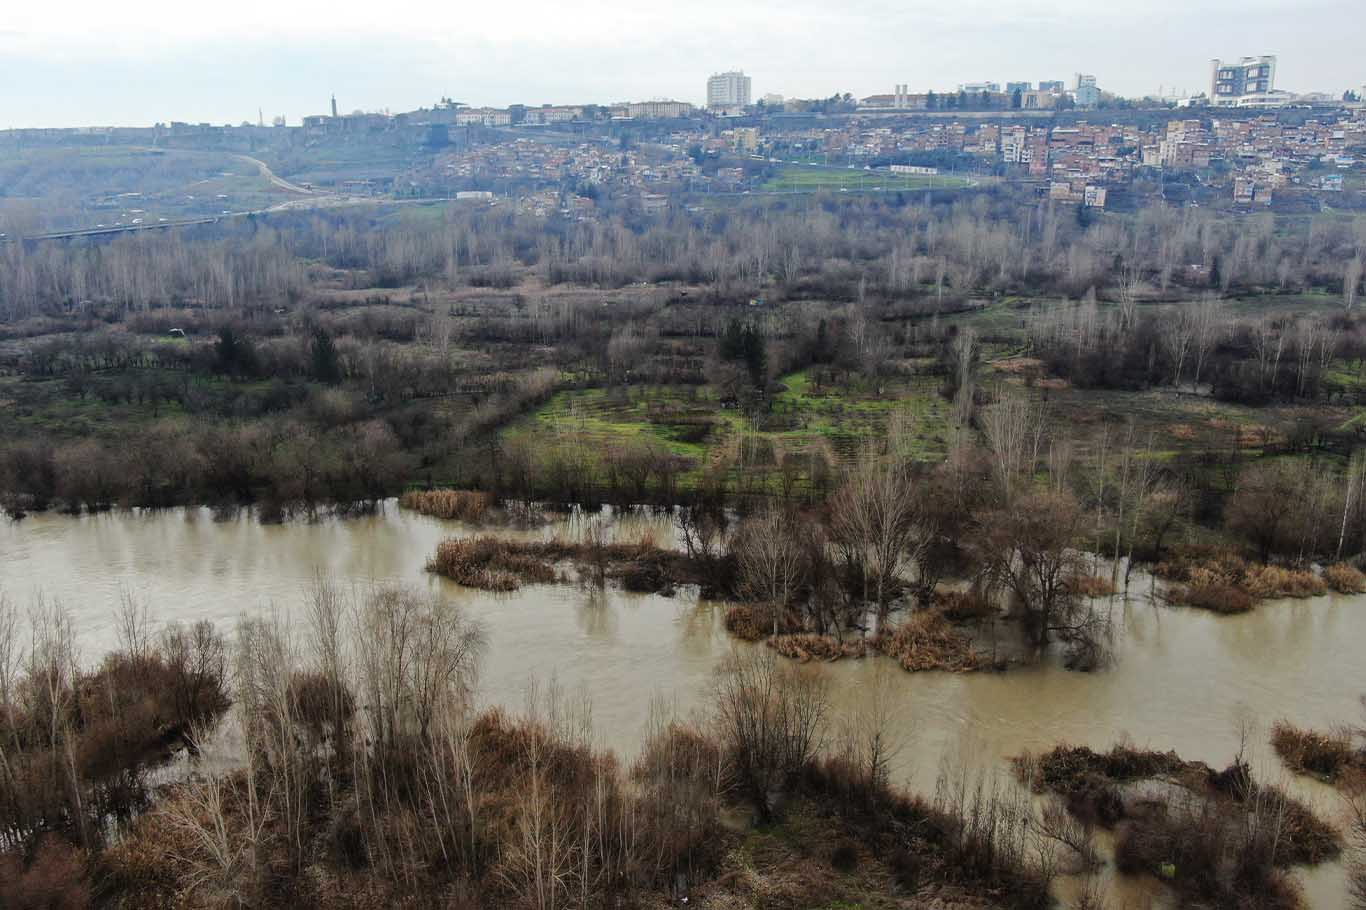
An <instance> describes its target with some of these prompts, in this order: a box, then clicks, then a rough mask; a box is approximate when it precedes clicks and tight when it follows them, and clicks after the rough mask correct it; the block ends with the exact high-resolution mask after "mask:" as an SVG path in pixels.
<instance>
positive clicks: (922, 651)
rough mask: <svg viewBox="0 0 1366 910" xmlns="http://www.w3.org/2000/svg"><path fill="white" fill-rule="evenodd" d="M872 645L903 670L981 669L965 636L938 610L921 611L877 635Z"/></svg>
mask: <svg viewBox="0 0 1366 910" xmlns="http://www.w3.org/2000/svg"><path fill="white" fill-rule="evenodd" d="M873 646H874V647H876V648H877V649H878V650H879V651H881V652H882V653H883V654H886V655H887V656H888V657H890V658H892V659H893V660H895V661H896V662H897V663H899V664H900V665H901V667H902V669H904V670H911V671H917V670H948V671H950V672H963V671H968V670H978V669H981V667H982V665H983V658H982V657H981V655H979V654H978V653H977V652H976V651H975V650H974V649H973V647H972V644H971V642H970V641H969V640H968V637H967V636H966V635H963V634H962V633H961V632H959V631H957V630H956V629H954V628H953V626H952V625H951V624H950V623H949V621H948V620H947V619H945V618H944V614H943V613H941V612H940V611H938V610H921V611H919V612H916V613H914V614H912V615H911V617H910V618H909V619H907V620H906V621H905V622H903V623H901V625H899V626H896V627H895V628H893V629H890V630H888V631H885V632H882V633H879V634H878V636H877V637H876V638H875V639H874V640H873Z"/></svg>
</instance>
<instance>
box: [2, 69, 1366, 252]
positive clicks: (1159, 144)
mask: <svg viewBox="0 0 1366 910" xmlns="http://www.w3.org/2000/svg"><path fill="white" fill-rule="evenodd" d="M1277 78H1278V73H1277V66H1276V58H1275V57H1274V56H1249V57H1241V58H1238V59H1237V60H1232V61H1224V60H1217V59H1216V60H1212V61H1211V63H1210V82H1209V85H1208V86H1207V88H1206V89H1205V90H1204V91H1201V92H1200V93H1197V94H1194V95H1191V94H1186V93H1182V94H1181V96H1180V97H1173V96H1171V95H1166V96H1152V97H1146V98H1142V99H1128V98H1120V97H1117V96H1115V95H1113V94H1111V93H1109V92H1107V91H1105V90H1104V88H1103V86H1102V83H1101V82H1100V80H1099V79H1098V77H1097V76H1096V75H1093V74H1087V73H1075V74H1073V76H1072V77H1071V78H1069V79H1065V80H1064V79H1040V80H1037V81H1025V80H1016V81H1005V82H1000V81H990V80H987V81H980V82H974V83H963V84H959V85H957V86H955V87H952V88H949V89H944V90H926V91H920V92H916V91H912V90H911V86H910V84H909V83H896V84H894V85H893V86H892V91H891V92H887V93H875V94H871V95H867V96H863V97H855V96H853V95H851V94H848V93H835V94H832V95H831V96H830V97H828V98H816V99H794V98H786V97H784V96H782V95H780V94H777V93H773V92H767V93H764V94H762V95H758V94H757V93H756V91H755V90H754V87H753V79H752V77H751V76H749V75H747V74H746V73H745V72H744V71H742V70H738V69H736V70H728V71H724V72H717V73H714V74H711V75H710V76H709V77H708V78H707V79H706V81H705V98H706V103H705V105H702V106H696V105H694V104H692V103H690V102H687V101H679V100H673V99H653V100H646V101H629V102H620V103H614V104H606V105H598V104H582V105H549V104H546V105H529V104H528V105H522V104H514V105H510V106H508V107H502V108H495V107H488V106H477V105H473V104H468V103H464V102H461V101H457V100H455V99H453V98H450V97H442V98H441V99H440V100H439V101H438V102H437V103H436V104H434V105H432V106H431V107H425V108H419V109H417V110H412V111H407V112H401V113H391V112H388V111H384V112H365V111H355V112H353V113H344V112H343V108H342V107H341V105H340V104H339V102H338V99H337V98H336V97H335V96H334V97H332V98H331V99H329V102H328V104H327V112H326V113H322V114H315V115H309V116H306V117H304V118H303V120H302V123H301V124H300V125H298V126H290V125H288V124H287V123H286V121H285V120H284V119H283V118H278V117H277V118H275V119H274V120H273V121H272V122H271V125H269V126H268V125H266V118H265V116H264V114H262V113H258V116H257V120H256V122H255V123H254V124H253V123H250V122H247V123H243V124H241V125H240V126H231V125H224V126H216V125H213V124H208V123H186V122H181V121H174V120H173V121H170V122H169V123H160V124H157V125H155V126H153V127H149V128H83V129H72V130H61V129H42V130H10V131H6V132H0V147H3V146H5V145H9V146H13V147H16V148H29V149H33V148H40V147H42V146H44V145H54V146H62V145H67V144H75V145H99V144H101V143H104V144H111V145H134V146H139V147H146V148H150V149H163V150H171V149H181V150H202V151H203V150H224V151H230V152H233V153H236V154H239V155H246V156H250V160H251V161H253V162H255V165H252V167H253V168H254V167H255V166H256V165H260V166H261V167H264V166H265V165H264V160H265V159H270V160H274V161H277V162H278V161H283V162H286V164H283V165H280V164H277V165H276V170H275V172H273V173H272V175H271V179H272V180H273V181H275V182H274V183H273V184H272V185H270V186H269V187H268V188H269V189H271V190H272V191H280V190H282V189H284V188H285V184H284V183H281V182H280V178H288V183H289V184H290V185H291V186H292V187H293V189H294V190H296V191H298V193H299V194H302V195H304V196H306V197H311V198H293V199H284V200H277V201H276V204H280V205H288V206H291V207H299V206H308V205H318V204H323V203H324V202H325V203H327V204H335V203H338V202H343V201H351V202H354V201H358V200H363V199H369V198H397V199H407V200H413V201H417V200H422V199H453V200H461V201H482V202H484V203H486V204H492V205H499V204H501V205H510V206H512V207H513V209H514V210H515V211H518V212H526V213H531V214H536V215H542V216H544V215H550V214H555V215H562V216H567V217H571V218H574V219H577V220H592V219H594V218H596V217H598V214H599V213H600V212H601V211H602V210H603V209H605V208H617V207H620V206H622V205H625V206H627V207H629V208H632V209H635V210H638V211H639V212H641V213H643V214H659V213H662V212H665V211H668V210H670V209H672V208H675V207H689V208H693V209H697V208H700V207H702V206H704V205H705V204H706V203H705V199H706V198H708V197H710V198H711V199H713V200H716V199H719V198H724V197H725V196H727V195H751V194H793V193H797V194H800V193H811V192H822V191H828V192H837V193H864V194H872V193H888V192H906V191H910V190H919V189H928V190H940V191H952V190H961V189H969V188H989V187H1013V188H1015V189H1016V190H1018V191H1020V192H1026V193H1031V194H1034V195H1037V196H1039V197H1041V198H1047V199H1050V200H1053V201H1054V202H1058V203H1068V204H1076V205H1078V206H1080V207H1083V208H1087V209H1093V210H1107V209H1108V210H1120V211H1122V210H1128V209H1133V208H1135V207H1136V206H1139V205H1142V204H1143V203H1144V201H1145V200H1152V199H1158V200H1161V201H1163V202H1165V203H1169V204H1177V205H1185V204H1194V205H1212V206H1224V207H1228V208H1231V209H1234V210H1249V211H1250V210H1256V209H1264V208H1275V209H1276V210H1278V211H1287V212H1292V211H1318V210H1321V209H1323V208H1324V207H1331V208H1344V209H1356V208H1360V207H1361V206H1362V205H1363V202H1362V200H1363V191H1364V190H1366V106H1364V105H1363V104H1362V100H1361V99H1362V98H1363V96H1366V86H1363V88H1362V90H1361V91H1360V92H1357V91H1351V90H1349V91H1347V92H1344V93H1341V94H1338V95H1332V94H1328V93H1311V94H1294V93H1290V92H1286V91H1283V90H1281V89H1279V88H1277ZM257 159H262V160H257ZM282 168H283V169H282ZM249 170H250V169H249ZM263 173H264V172H263ZM222 189H223V192H220V193H214V194H213V195H212V196H208V195H205V194H187V195H186V197H184V198H178V199H172V198H159V199H153V198H150V197H147V196H143V195H141V194H140V193H134V194H133V195H131V196H130V195H126V194H121V193H119V192H116V191H114V190H115V188H114V187H92V188H91V190H90V192H89V194H88V195H87V196H86V198H83V199H82V200H81V202H80V204H79V206H78V209H79V210H78V211H72V212H69V213H67V214H66V215H65V216H59V215H50V216H49V217H47V218H46V219H45V221H44V225H43V226H44V227H45V228H46V229H47V230H48V231H61V230H71V229H80V230H97V231H110V232H118V231H124V230H134V229H148V228H152V227H157V226H160V225H165V224H174V223H176V222H177V221H179V220H181V219H183V218H186V217H196V218H202V217H222V216H224V215H237V214H243V213H247V212H252V211H262V210H264V209H265V208H266V206H265V204H264V202H265V201H266V200H265V199H264V197H260V198H258V197H257V196H244V195H243V194H242V193H241V192H240V191H239V189H238V188H237V187H235V186H224V187H223V188H222ZM11 233H13V232H11Z"/></svg>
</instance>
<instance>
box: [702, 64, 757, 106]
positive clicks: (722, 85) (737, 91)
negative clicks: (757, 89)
mask: <svg viewBox="0 0 1366 910" xmlns="http://www.w3.org/2000/svg"><path fill="white" fill-rule="evenodd" d="M749 91H750V79H749V77H748V76H746V75H745V74H744V72H742V71H740V70H732V71H730V72H727V73H714V74H713V75H712V77H711V78H710V79H708V80H707V107H709V108H713V109H715V108H727V107H749Z"/></svg>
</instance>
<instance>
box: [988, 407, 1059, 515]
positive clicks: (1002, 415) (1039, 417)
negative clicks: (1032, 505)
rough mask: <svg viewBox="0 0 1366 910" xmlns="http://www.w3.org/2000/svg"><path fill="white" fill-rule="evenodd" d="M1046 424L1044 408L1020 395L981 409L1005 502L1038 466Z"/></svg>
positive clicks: (994, 466) (994, 468)
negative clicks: (1023, 479)
mask: <svg viewBox="0 0 1366 910" xmlns="http://www.w3.org/2000/svg"><path fill="white" fill-rule="evenodd" d="M1045 424H1046V421H1045V420H1044V413H1043V409H1042V408H1041V407H1039V406H1037V405H1035V404H1033V403H1032V402H1030V401H1029V399H1027V398H1025V397H1024V396H1023V395H1019V394H1009V393H1008V394H1005V395H1003V396H1001V397H1000V398H999V400H997V401H996V402H995V403H994V404H992V405H990V406H989V407H987V408H985V409H984V410H983V412H982V432H983V433H984V435H985V436H986V441H987V448H988V449H990V450H991V455H992V468H993V471H994V473H995V474H996V480H997V482H998V483H999V484H1000V487H1001V492H1002V495H1003V496H1004V498H1005V501H1006V502H1009V501H1010V500H1011V499H1012V498H1013V496H1014V495H1015V492H1016V488H1017V487H1018V486H1019V485H1020V483H1021V480H1022V478H1025V477H1028V476H1029V475H1030V474H1032V473H1033V472H1034V468H1035V466H1036V465H1037V464H1038V462H1039V453H1040V451H1041V449H1042V446H1043V441H1044V426H1045Z"/></svg>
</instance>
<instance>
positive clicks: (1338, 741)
mask: <svg viewBox="0 0 1366 910" xmlns="http://www.w3.org/2000/svg"><path fill="white" fill-rule="evenodd" d="M1271 747H1272V748H1273V749H1275V750H1276V754H1277V755H1279V756H1280V757H1281V761H1283V762H1285V764H1286V767H1288V768H1290V769H1291V770H1292V771H1298V772H1300V773H1301V774H1314V775H1317V776H1319V777H1323V778H1326V779H1328V780H1333V779H1335V778H1337V777H1338V775H1340V774H1341V773H1342V772H1343V770H1344V769H1346V768H1347V767H1348V766H1350V765H1351V764H1352V762H1353V761H1355V760H1356V759H1357V755H1356V753H1355V752H1354V750H1353V749H1352V738H1351V736H1350V735H1348V734H1347V733H1346V732H1342V731H1338V732H1333V733H1319V732H1317V731H1314V730H1303V729H1300V728H1299V727H1296V726H1293V725H1291V724H1290V723H1288V722H1286V721H1283V720H1282V721H1277V722H1276V724H1275V726H1273V727H1272V728H1271Z"/></svg>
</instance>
